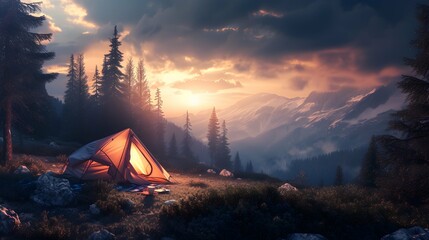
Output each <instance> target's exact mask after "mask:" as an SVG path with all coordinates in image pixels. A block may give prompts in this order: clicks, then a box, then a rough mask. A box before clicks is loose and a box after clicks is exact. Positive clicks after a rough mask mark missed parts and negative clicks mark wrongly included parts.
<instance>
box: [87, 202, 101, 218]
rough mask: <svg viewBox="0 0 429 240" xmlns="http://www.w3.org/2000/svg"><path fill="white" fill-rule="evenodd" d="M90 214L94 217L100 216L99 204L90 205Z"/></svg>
mask: <svg viewBox="0 0 429 240" xmlns="http://www.w3.org/2000/svg"><path fill="white" fill-rule="evenodd" d="M89 212H90V213H91V214H92V215H98V214H100V209H99V208H98V207H97V204H95V203H94V204H91V205H89Z"/></svg>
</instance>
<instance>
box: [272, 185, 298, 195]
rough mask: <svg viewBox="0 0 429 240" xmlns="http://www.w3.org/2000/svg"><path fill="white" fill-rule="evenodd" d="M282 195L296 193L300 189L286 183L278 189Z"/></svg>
mask: <svg viewBox="0 0 429 240" xmlns="http://www.w3.org/2000/svg"><path fill="white" fill-rule="evenodd" d="M277 190H278V191H279V192H280V193H285V192H289V191H292V192H295V191H298V188H296V187H294V186H292V185H291V184H290V183H285V184H283V185H281V186H280V187H279V188H278V189H277Z"/></svg>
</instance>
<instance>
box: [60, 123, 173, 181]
mask: <svg viewBox="0 0 429 240" xmlns="http://www.w3.org/2000/svg"><path fill="white" fill-rule="evenodd" d="M63 174H65V175H69V176H73V177H76V178H79V179H83V180H93V179H104V180H114V181H118V182H130V183H135V184H148V183H169V182H170V174H169V173H168V172H167V171H166V170H165V169H164V168H163V167H162V166H161V164H159V162H158V161H157V160H156V159H155V157H154V156H153V155H152V154H151V153H150V152H149V150H148V149H147V148H146V147H145V146H144V145H143V143H142V142H141V141H140V140H139V139H138V137H137V136H136V135H135V133H134V132H133V131H132V130H131V129H129V128H128V129H125V130H123V131H121V132H118V133H116V134H113V135H111V136H108V137H106V138H103V139H100V140H97V141H94V142H91V143H89V144H87V145H85V146H83V147H81V148H80V149H78V150H76V151H75V152H74V153H72V154H71V155H70V156H69V158H68V162H67V164H66V166H65V167H64V172H63Z"/></svg>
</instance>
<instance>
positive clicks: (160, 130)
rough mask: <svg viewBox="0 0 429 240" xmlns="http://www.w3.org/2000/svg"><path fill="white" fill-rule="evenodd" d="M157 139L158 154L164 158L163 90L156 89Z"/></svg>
mask: <svg viewBox="0 0 429 240" xmlns="http://www.w3.org/2000/svg"><path fill="white" fill-rule="evenodd" d="M155 104H156V105H155V119H156V120H155V139H156V141H155V142H156V148H157V154H158V156H159V157H160V158H161V159H162V158H163V157H164V155H165V140H164V135H165V119H164V112H163V111H162V104H163V101H162V99H161V90H160V89H159V88H157V89H156V93H155Z"/></svg>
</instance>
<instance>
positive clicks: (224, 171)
mask: <svg viewBox="0 0 429 240" xmlns="http://www.w3.org/2000/svg"><path fill="white" fill-rule="evenodd" d="M219 175H220V176H224V177H234V174H233V173H232V172H230V171H228V170H226V169H222V171H220V173H219Z"/></svg>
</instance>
